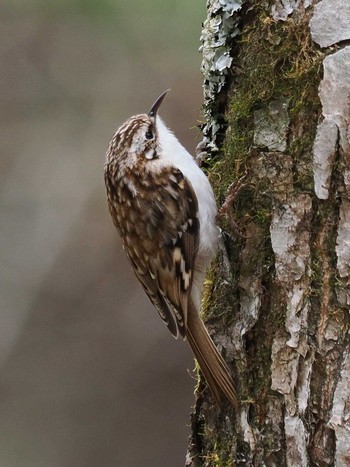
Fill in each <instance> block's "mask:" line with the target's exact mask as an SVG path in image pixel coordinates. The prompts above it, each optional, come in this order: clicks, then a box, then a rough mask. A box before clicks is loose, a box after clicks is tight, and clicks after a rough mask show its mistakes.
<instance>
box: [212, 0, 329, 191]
mask: <svg viewBox="0 0 350 467" xmlns="http://www.w3.org/2000/svg"><path fill="white" fill-rule="evenodd" d="M254 15H255V19H254V20H252V21H251V24H250V25H247V26H245V27H244V28H243V31H242V34H241V36H240V39H239V44H238V45H239V53H238V56H237V57H236V60H235V62H236V63H235V65H236V69H235V70H234V71H235V77H234V79H233V85H232V91H231V94H230V98H229V105H228V110H227V123H228V128H227V133H226V140H225V143H224V148H223V150H224V156H225V157H223V158H220V159H219V160H217V161H216V162H215V163H214V164H213V166H212V169H211V177H210V178H211V181H212V183H213V184H214V186H215V188H216V193H217V195H218V197H219V198H220V199H223V197H224V194H225V189H226V187H227V186H228V185H229V184H230V183H231V182H232V180H234V179H237V178H239V177H240V176H241V175H242V174H243V173H245V172H246V171H249V164H248V162H249V159H250V156H251V155H252V151H251V148H252V144H253V131H254V127H253V116H254V110H257V109H261V108H264V107H267V105H268V104H269V102H270V101H271V100H272V99H283V98H285V99H288V102H289V115H290V119H291V122H290V130H291V135H290V136H291V138H292V139H291V141H290V148H289V154H290V155H291V156H292V157H293V159H294V160H295V162H296V164H295V165H296V166H297V165H298V164H297V162H298V160H299V159H300V158H302V157H303V155H304V154H305V153H310V151H311V147H312V142H313V139H314V134H315V121H317V116H318V113H319V99H318V95H317V88H318V86H317V84H318V83H319V80H320V73H321V63H322V58H323V55H322V54H321V53H320V52H318V51H315V47H314V45H313V44H312V41H311V38H310V35H309V27H308V21H309V17H308V15H307V14H305V15H304V17H302V18H298V20H295V19H293V18H291V19H288V20H287V21H284V22H283V21H280V22H275V21H273V20H272V19H271V18H270V17H269V16H268V14H267V13H266V12H265V11H263V10H261V9H260V8H259V7H255V9H254V10H253V13H252V16H254ZM305 127H309V128H305ZM299 134H300V135H302V136H300V137H299V136H298V135H299ZM249 181H250V182H251V180H249ZM253 182H254V181H253ZM295 185H296V187H298V188H299V189H301V190H305V189H307V190H308V191H309V190H310V189H311V188H312V179H311V168H310V167H308V168H304V170H303V171H302V173H296V174H295ZM260 191H261V190H260Z"/></svg>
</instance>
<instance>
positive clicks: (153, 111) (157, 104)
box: [148, 89, 170, 117]
mask: <svg viewBox="0 0 350 467" xmlns="http://www.w3.org/2000/svg"><path fill="white" fill-rule="evenodd" d="M169 91H170V89H167V90H166V91H164V92H163V94H161V95H160V96H159V97H158V99H157V100H156V101H155V103H154V104H153V105H152V107H151V110H150V111H149V112H148V116H149V117H155V116H156V115H157V112H158V109H159V107H160V105H161V103H162V102H163V100H164V99H165V96H166V95H167V94H168V92H169Z"/></svg>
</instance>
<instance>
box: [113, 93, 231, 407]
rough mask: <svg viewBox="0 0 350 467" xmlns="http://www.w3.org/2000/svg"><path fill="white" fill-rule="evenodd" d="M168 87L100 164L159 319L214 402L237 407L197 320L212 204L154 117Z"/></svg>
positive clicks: (198, 174)
mask: <svg viewBox="0 0 350 467" xmlns="http://www.w3.org/2000/svg"><path fill="white" fill-rule="evenodd" d="M167 92H168V91H165V92H164V93H163V94H162V95H161V96H160V97H159V98H158V99H157V100H156V101H155V103H154V104H153V106H152V108H151V110H150V111H149V112H148V114H140V115H136V116H133V117H130V118H129V119H128V120H127V121H126V122H125V123H124V124H123V125H121V126H120V128H119V129H118V130H117V131H116V133H115V134H114V135H113V138H112V140H111V142H110V145H109V148H108V151H107V154H106V161H105V166H104V176H105V183H106V189H107V198H108V206H109V211H110V214H111V216H112V219H113V222H114V225H115V226H116V228H117V230H118V232H119V235H120V237H121V240H122V242H123V245H124V249H125V251H126V254H127V256H128V258H129V260H130V263H131V265H132V267H133V270H134V272H135V274H136V276H137V278H138V280H139V281H140V282H141V284H142V286H143V288H144V290H145V292H146V293H147V295H148V297H149V298H150V300H151V302H152V303H153V305H154V306H155V308H156V310H157V311H158V313H159V315H160V317H161V318H162V320H163V321H164V322H165V324H166V325H167V327H168V328H169V330H170V332H171V334H172V335H173V336H174V337H175V338H177V337H178V336H181V337H182V338H183V339H187V341H188V343H189V344H190V346H191V349H192V351H193V354H194V356H195V357H196V359H197V361H198V363H199V366H200V369H201V371H202V373H203V375H204V377H205V379H206V381H207V383H208V385H209V387H210V389H211V391H212V393H213V395H214V397H215V399H216V401H217V402H218V403H219V404H221V403H222V400H223V396H224V397H226V398H227V399H228V400H229V401H230V402H231V404H232V405H233V406H234V407H235V408H236V409H237V407H238V402H237V397H236V392H235V388H234V384H233V381H232V376H231V372H230V370H229V368H228V366H227V364H226V363H225V361H224V359H223V358H222V356H221V355H220V353H219V352H218V350H217V348H216V347H215V345H214V343H213V341H212V339H211V337H210V336H209V333H208V331H207V329H206V327H205V325H204V323H203V321H202V319H201V317H200V306H201V297H202V289H203V283H204V279H205V274H206V270H207V268H208V266H209V264H210V262H211V260H212V258H213V257H214V256H215V255H216V253H217V249H218V243H219V237H220V233H219V229H218V227H217V225H216V214H217V208H216V203H215V199H214V194H213V190H212V188H211V186H210V183H209V181H208V179H207V177H206V176H205V174H204V173H203V172H202V170H201V169H200V168H199V166H198V165H197V163H196V161H195V160H194V158H193V157H192V156H191V155H190V154H189V153H188V152H187V150H186V149H185V148H184V147H183V146H182V144H181V143H180V142H179V141H178V140H177V138H176V137H175V135H174V134H173V133H172V132H171V131H170V130H169V129H168V128H167V127H166V126H165V124H164V122H163V121H162V119H161V118H160V117H159V116H158V110H159V107H160V105H161V103H162V102H163V100H164V98H165V96H166V94H167Z"/></svg>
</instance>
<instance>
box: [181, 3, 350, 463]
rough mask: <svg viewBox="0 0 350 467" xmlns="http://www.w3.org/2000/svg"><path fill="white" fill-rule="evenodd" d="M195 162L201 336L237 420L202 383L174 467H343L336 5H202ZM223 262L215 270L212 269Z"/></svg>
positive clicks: (345, 62)
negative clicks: (225, 210)
mask: <svg viewBox="0 0 350 467" xmlns="http://www.w3.org/2000/svg"><path fill="white" fill-rule="evenodd" d="M207 4H208V17H207V19H206V21H205V23H204V26H203V32H202V52H203V74H204V80H205V81H204V92H205V102H204V112H205V119H206V121H205V124H204V125H203V134H204V146H205V147H206V164H207V166H208V169H209V176H210V179H211V182H212V184H213V186H214V188H215V190H216V194H217V198H218V203H222V202H223V200H224V198H225V193H226V190H227V187H228V186H229V185H230V184H231V183H232V182H235V181H237V180H239V179H240V178H241V177H242V176H243V175H245V180H244V182H243V183H244V184H243V187H242V188H241V189H240V190H239V192H238V193H237V196H236V198H235V200H234V203H233V205H232V207H231V211H230V212H231V216H233V217H234V219H235V222H236V224H237V227H236V228H234V226H233V225H232V224H233V223H232V222H231V223H230V222H229V221H228V220H224V221H222V228H223V231H224V234H223V238H224V241H225V244H226V250H227V256H226V254H222V255H221V257H220V258H218V260H217V261H216V263H215V264H214V265H213V267H212V269H211V271H210V272H209V275H208V280H207V283H206V288H205V296H204V300H203V314H204V317H205V319H206V324H207V326H208V329H209V331H210V332H211V334H212V336H213V339H214V341H215V342H216V343H217V346H218V348H219V349H220V350H222V353H223V355H224V356H225V358H226V361H227V362H228V364H229V365H230V367H231V368H232V373H233V375H234V379H235V382H236V386H237V391H238V394H239V398H240V402H241V408H240V411H239V413H234V411H233V409H232V408H230V407H229V405H226V406H225V407H223V408H222V409H221V410H220V409H219V408H218V407H217V405H216V404H215V403H214V401H213V398H212V396H211V394H210V392H209V390H208V389H207V388H206V386H205V383H204V382H203V380H202V379H201V380H200V384H199V386H198V389H197V394H196V404H195V408H194V412H193V414H192V418H191V428H192V434H191V438H190V444H189V448H188V454H187V458H186V465H188V466H231V465H247V466H249V465H253V466H262V465H267V466H275V465H278V466H293V467H295V466H308V465H311V466H331V465H337V466H349V465H350V351H349V305H350V282H349V265H350V141H349V126H348V125H349V119H350V46H349V40H350V27H349V24H350V8H349V4H348V0H323V1H320V2H312V1H311V0H309V1H308V0H304V1H302V0H290V1H288V0H274V1H270V2H268V1H261V2H253V1H244V0H226V1H224V0H220V1H217V0H209V1H208V2H207ZM227 259H228V261H227Z"/></svg>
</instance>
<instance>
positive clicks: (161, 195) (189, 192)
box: [126, 168, 199, 337]
mask: <svg viewBox="0 0 350 467" xmlns="http://www.w3.org/2000/svg"><path fill="white" fill-rule="evenodd" d="M149 177H151V178H152V179H151V180H149V179H148V180H147V183H146V185H147V189H146V187H143V189H142V193H143V195H142V197H141V196H136V197H135V198H134V205H135V206H136V211H137V213H138V214H137V216H138V218H137V219H135V222H134V223H133V229H132V230H133V231H132V232H131V233H130V234H129V241H128V244H127V245H126V250H127V253H128V256H129V258H130V260H131V263H132V265H133V268H134V270H135V273H136V275H137V277H138V279H139V280H140V282H141V284H142V285H143V287H144V289H145V291H146V293H147V295H148V296H149V298H150V299H151V301H152V302H153V304H154V306H155V307H156V309H157V310H158V313H159V315H160V316H161V318H162V319H163V320H164V322H165V323H166V325H167V326H168V328H169V330H170V331H171V333H172V334H173V335H174V336H175V337H177V336H178V334H179V333H180V334H181V336H183V337H185V335H186V323H187V309H188V301H189V296H190V293H191V287H192V279H193V271H194V264H195V259H196V255H197V247H198V237H199V221H198V202H197V197H196V195H195V193H194V190H193V188H192V186H191V184H190V183H189V181H188V180H186V178H185V177H184V176H183V174H182V173H181V172H180V171H179V170H178V169H175V168H167V169H163V170H162V171H161V172H160V173H159V174H152V175H149ZM139 182H140V183H142V181H140V180H139ZM139 193H140V192H139ZM133 207H134V206H133ZM131 209H132V208H130V210H131ZM134 214H135V213H134ZM130 221H131V219H130V220H129V222H130Z"/></svg>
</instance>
